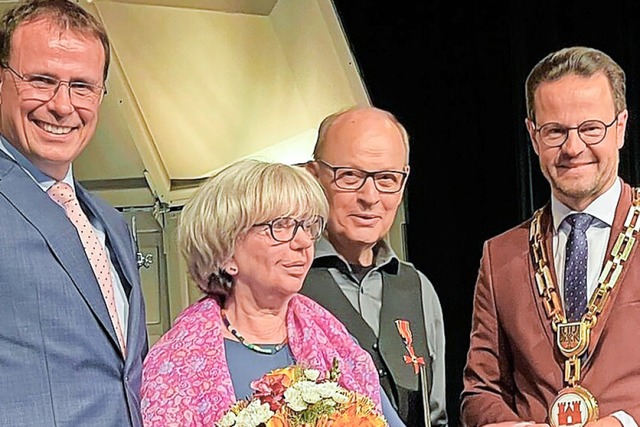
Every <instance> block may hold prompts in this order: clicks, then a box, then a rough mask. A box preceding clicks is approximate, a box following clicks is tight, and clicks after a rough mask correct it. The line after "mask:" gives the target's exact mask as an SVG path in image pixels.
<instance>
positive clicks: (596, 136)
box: [533, 115, 618, 147]
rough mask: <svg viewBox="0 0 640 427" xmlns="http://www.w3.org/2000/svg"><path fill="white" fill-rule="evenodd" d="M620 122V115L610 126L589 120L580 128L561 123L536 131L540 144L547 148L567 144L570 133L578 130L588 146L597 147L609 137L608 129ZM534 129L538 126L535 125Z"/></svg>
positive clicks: (541, 127)
mask: <svg viewBox="0 0 640 427" xmlns="http://www.w3.org/2000/svg"><path fill="white" fill-rule="evenodd" d="M617 121H618V115H616V118H615V119H613V121H612V122H611V123H609V124H605V123H604V122H603V121H601V120H587V121H584V122H582V123H580V124H579V125H578V126H572V127H569V126H564V125H561V124H560V123H545V124H544V125H542V126H540V128H537V129H535V131H536V132H537V133H538V135H540V142H542V143H543V144H544V145H546V146H547V147H560V146H561V145H562V144H564V143H565V142H567V139H568V138H569V131H571V130H574V129H575V130H576V131H577V132H578V137H580V139H581V140H582V142H584V143H585V144H587V145H596V144H598V143H600V142H602V140H604V138H605V137H606V136H607V129H609V128H610V127H611V126H613V124H614V123H616V122H617ZM533 126H534V128H535V126H536V124H535V123H534V124H533Z"/></svg>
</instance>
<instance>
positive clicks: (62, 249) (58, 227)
mask: <svg viewBox="0 0 640 427" xmlns="http://www.w3.org/2000/svg"><path fill="white" fill-rule="evenodd" d="M0 176H2V178H1V179H0V194H1V195H3V196H4V197H6V199H7V200H8V201H9V203H10V204H12V205H13V206H14V207H15V209H16V210H17V211H18V212H20V214H21V215H22V216H23V217H24V218H25V219H26V220H27V221H28V222H29V223H30V224H31V225H32V226H33V227H34V228H35V229H36V230H38V232H39V233H40V234H41V235H42V237H43V239H44V240H45V242H46V243H47V245H48V246H49V248H50V249H51V252H52V254H53V256H54V257H55V258H56V259H57V260H58V262H59V263H60V265H61V266H62V268H63V269H64V270H65V271H66V272H67V274H68V275H69V278H70V279H71V282H72V283H73V285H74V286H75V287H76V288H77V289H78V292H79V293H80V295H81V296H82V298H83V299H84V301H85V302H86V303H87V305H88V306H89V308H90V309H91V311H92V312H93V313H94V315H95V317H96V318H97V319H98V320H99V321H100V323H101V324H102V325H103V326H104V328H105V330H106V331H108V334H109V335H110V336H111V338H112V339H113V340H114V344H116V343H117V341H116V336H115V331H114V330H113V326H112V325H111V320H110V318H109V313H108V312H107V307H106V305H105V303H104V299H103V297H102V292H101V291H100V286H99V285H98V282H97V280H96V278H95V275H94V274H93V270H92V269H91V265H90V264H89V261H88V259H87V256H86V254H85V253H84V249H83V248H82V243H81V242H80V238H79V237H78V233H77V231H76V229H75V227H74V226H73V224H72V223H71V222H70V221H69V219H68V218H67V216H66V214H65V212H64V209H63V208H62V207H60V206H59V205H58V204H56V203H55V202H54V201H53V200H51V198H49V196H48V195H47V194H46V193H45V192H44V191H42V190H41V189H40V188H39V187H38V185H37V184H36V183H35V182H34V181H33V179H31V177H29V176H28V175H27V174H26V173H25V172H24V171H23V170H22V169H21V168H20V167H19V166H18V165H17V164H16V163H15V162H14V161H13V160H9V159H7V158H6V157H5V156H2V157H1V158H0ZM116 345H117V344H116Z"/></svg>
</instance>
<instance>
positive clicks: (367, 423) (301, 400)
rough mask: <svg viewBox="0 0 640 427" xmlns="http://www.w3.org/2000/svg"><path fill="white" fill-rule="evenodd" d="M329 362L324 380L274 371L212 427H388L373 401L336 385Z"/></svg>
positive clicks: (291, 369)
mask: <svg viewBox="0 0 640 427" xmlns="http://www.w3.org/2000/svg"><path fill="white" fill-rule="evenodd" d="M339 377H340V371H339V367H338V363H337V361H335V360H334V363H333V366H332V368H331V370H330V371H329V372H327V373H325V374H324V375H322V373H321V372H320V371H318V370H315V369H305V368H304V367H302V366H299V365H293V366H288V367H286V368H282V369H276V370H274V371H271V372H269V373H267V374H265V375H264V376H263V377H262V378H260V379H259V380H256V381H253V382H252V383H251V388H252V389H253V390H254V392H253V395H252V396H251V398H249V399H246V400H239V401H237V402H236V403H235V404H234V405H233V406H232V407H231V409H230V410H229V411H228V412H227V413H226V414H225V415H224V416H223V417H222V418H221V419H220V421H218V422H217V423H216V427H387V426H388V424H387V421H386V420H385V418H384V416H382V414H380V413H379V412H378V410H377V408H376V406H375V404H374V403H373V401H372V400H371V399H370V398H369V397H368V396H364V395H362V394H359V393H356V392H354V391H350V390H347V389H345V388H343V387H341V386H340V385H339V384H338V378H339Z"/></svg>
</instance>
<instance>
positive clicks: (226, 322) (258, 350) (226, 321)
mask: <svg viewBox="0 0 640 427" xmlns="http://www.w3.org/2000/svg"><path fill="white" fill-rule="evenodd" d="M220 314H221V315H222V321H223V322H224V325H225V326H226V327H227V329H228V330H229V332H231V335H233V336H234V337H236V338H237V339H238V341H240V344H242V345H243V346H245V347H247V348H248V349H249V350H252V351H255V352H256V353H262V354H276V353H277V352H279V351H280V350H282V349H283V348H284V346H286V345H287V341H288V340H287V338H286V337H285V339H284V341H282V342H281V343H280V344H276V345H274V346H273V347H269V348H265V347H260V346H259V345H258V344H252V343H250V342H247V341H246V340H245V339H244V337H243V336H242V335H240V332H238V330H237V329H236V328H234V327H233V326H231V323H230V322H229V319H227V314H226V313H225V312H224V311H221V312H220Z"/></svg>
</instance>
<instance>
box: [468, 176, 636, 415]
mask: <svg viewBox="0 0 640 427" xmlns="http://www.w3.org/2000/svg"><path fill="white" fill-rule="evenodd" d="M632 197H633V189H632V188H631V187H630V186H629V185H627V184H624V183H623V186H622V193H621V196H620V201H619V202H618V206H617V208H616V214H615V219H614V223H613V227H612V229H611V238H610V239H609V244H608V249H607V256H608V254H610V253H611V248H612V247H613V244H614V243H615V240H616V239H617V237H618V235H619V234H620V232H621V231H622V230H623V229H624V221H625V219H626V217H627V213H628V211H629V207H630V205H631V201H632ZM530 222H531V221H530V220H528V221H526V222H524V223H522V224H520V225H519V226H517V227H515V228H513V229H511V230H509V231H507V232H505V233H503V234H501V235H498V236H496V237H494V238H492V239H490V240H488V241H486V242H485V244H484V247H483V253H482V260H481V265H480V271H479V274H478V279H477V283H476V288H475V299H474V307H473V321H472V328H471V336H470V337H471V342H470V347H469V352H468V354H467V363H466V366H465V369H464V375H463V380H464V389H463V391H462V395H461V420H462V423H463V425H465V426H470V427H471V426H481V425H484V424H487V423H495V422H502V421H517V420H520V421H535V422H549V419H548V416H547V411H548V409H549V406H550V405H551V403H552V402H553V400H554V398H555V397H556V395H557V393H558V391H559V390H561V389H562V388H563V387H565V386H566V384H565V383H564V360H565V358H564V357H563V356H562V354H561V353H560V351H559V350H558V348H557V346H556V341H555V340H556V337H555V333H554V332H553V329H552V327H551V319H550V318H548V317H547V313H546V311H545V308H544V306H543V304H542V299H541V297H540V296H539V295H538V291H537V287H536V283H535V280H534V270H533V264H532V262H531V254H530V250H529V224H530ZM541 225H542V228H541V230H542V231H543V233H544V235H545V239H546V247H547V249H546V250H547V254H548V258H549V263H550V264H551V265H550V269H551V274H552V276H553V279H554V281H556V273H555V270H554V268H553V256H552V255H551V253H552V252H551V241H552V233H553V225H552V219H551V212H550V205H547V206H546V207H545V208H544V214H543V215H542V218H541ZM636 238H640V235H636ZM638 246H640V242H637V243H636V245H635V246H634V248H633V251H632V252H631V254H630V256H629V258H628V260H627V261H626V262H625V265H624V268H623V272H622V275H621V277H620V278H619V279H618V282H617V283H616V285H615V287H614V288H613V291H612V293H611V295H610V296H609V300H608V302H607V304H606V306H605V308H604V310H603V312H602V314H601V315H600V316H599V318H598V322H597V324H596V326H595V328H594V329H593V330H592V331H591V342H590V344H589V347H588V350H587V352H588V354H587V358H586V360H585V361H583V363H582V375H581V377H582V382H581V384H582V386H584V387H585V388H587V389H588V390H589V391H590V392H591V393H592V394H593V395H594V397H595V398H596V399H597V400H598V404H599V410H600V418H602V417H604V416H607V415H611V414H612V413H613V412H616V411H619V410H622V411H625V412H627V413H628V414H629V415H631V416H632V417H633V418H634V419H635V420H636V422H638V423H639V424H640V348H639V347H640V252H639V250H638Z"/></svg>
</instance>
